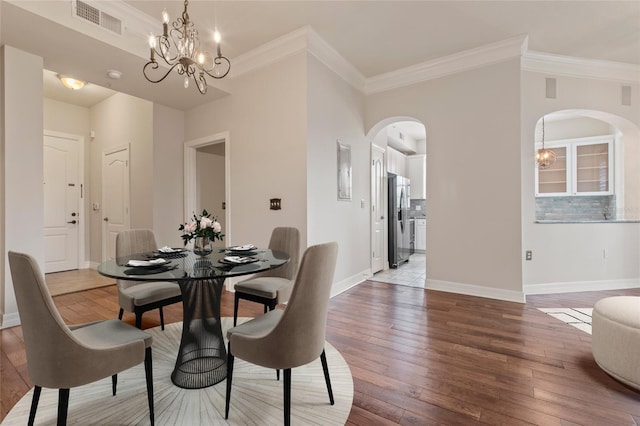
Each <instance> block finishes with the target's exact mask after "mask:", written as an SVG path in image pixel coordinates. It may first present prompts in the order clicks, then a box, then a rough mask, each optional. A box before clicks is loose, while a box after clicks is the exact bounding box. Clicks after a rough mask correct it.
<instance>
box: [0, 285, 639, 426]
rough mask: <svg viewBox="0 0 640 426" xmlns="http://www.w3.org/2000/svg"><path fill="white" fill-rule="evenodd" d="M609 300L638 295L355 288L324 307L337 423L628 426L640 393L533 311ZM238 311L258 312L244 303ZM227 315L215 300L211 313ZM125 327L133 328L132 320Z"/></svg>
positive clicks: (5, 374)
mask: <svg viewBox="0 0 640 426" xmlns="http://www.w3.org/2000/svg"><path fill="white" fill-rule="evenodd" d="M618 294H627V295H639V296H640V289H638V290H623V291H609V292H585V293H571V294H559V295H545V296H530V297H529V298H528V301H527V303H526V304H518V303H510V302H502V301H495V300H490V299H483V298H478V297H471V296H461V295H455V294H450V293H444V292H435V291H425V290H422V289H418V288H411V287H404V286H398V285H393V284H386V283H380V282H372V281H367V282H365V283H363V284H360V285H358V286H357V287H355V288H353V289H351V290H349V291H347V292H345V293H343V294H341V295H339V296H337V297H334V298H333V299H331V302H330V307H329V317H328V327H327V340H328V341H329V342H331V343H332V344H333V345H334V346H335V347H336V348H337V349H338V350H339V351H340V353H341V354H342V356H343V357H344V358H345V360H346V361H347V363H348V364H349V367H350V368H351V372H352V374H353V381H354V400H353V407H352V410H351V414H350V416H349V419H348V422H347V424H348V425H362V426H364V425H385V424H401V425H411V424H416V425H474V424H491V425H498V424H501V425H529V424H536V425H545V426H546V425H563V426H569V425H635V424H637V422H638V421H640V393H638V392H637V391H635V390H632V389H630V388H627V387H625V386H623V385H622V384H620V383H618V382H616V381H615V380H613V379H612V378H611V377H609V376H608V375H606V374H605V373H604V372H603V371H602V370H600V369H599V368H598V367H597V365H596V364H595V362H594V361H593V357H592V356H591V336H590V335H589V334H587V333H585V332H583V331H580V330H578V329H576V328H574V327H572V326H570V325H566V324H564V323H562V322H560V321H559V320H557V319H555V318H553V317H551V316H549V315H546V314H544V313H542V312H540V311H538V310H537V308H548V307H592V306H593V304H594V303H595V301H597V300H598V299H601V298H603V297H607V296H612V295H618ZM54 300H55V303H56V305H57V306H58V308H59V309H60V312H61V314H62V316H63V318H64V319H65V321H67V322H68V323H80V322H86V321H91V320H96V319H101V318H113V317H115V316H116V314H117V311H118V304H117V295H116V289H115V287H114V286H110V287H103V288H99V289H95V290H88V291H83V292H78V293H72V294H67V295H61V296H56V297H55V298H54ZM240 309H241V315H244V316H252V315H257V314H259V313H260V312H261V307H260V306H258V305H256V304H252V303H249V302H245V303H243V302H241V308H240ZM232 314H233V297H232V295H231V294H230V293H226V292H225V293H224V295H223V301H222V315H223V316H231V315H232ZM124 319H125V320H126V321H127V322H129V323H133V315H132V314H125V318H124ZM181 320H182V311H181V307H180V306H176V305H173V306H169V307H167V308H166V309H165V321H166V322H175V321H181ZM157 325H159V318H158V315H157V311H156V312H155V313H154V312H151V313H147V314H145V316H144V320H143V328H148V327H155V326H157ZM0 343H1V351H0V356H1V358H0V370H1V371H0V372H1V377H0V379H1V386H0V409H1V411H0V416H1V417H0V419H2V418H4V417H5V416H6V414H7V412H8V411H9V410H10V409H11V407H12V406H13V405H14V404H15V403H16V402H17V401H18V400H19V399H20V398H21V397H22V396H23V395H24V394H25V393H26V392H27V391H28V390H29V389H30V388H31V387H32V384H31V383H30V381H29V378H28V374H27V365H26V356H25V351H24V344H23V341H22V334H21V329H20V327H13V328H10V329H5V330H2V331H0ZM329 367H331V366H329ZM293 395H294V396H293V397H294V398H295V391H294V394H293Z"/></svg>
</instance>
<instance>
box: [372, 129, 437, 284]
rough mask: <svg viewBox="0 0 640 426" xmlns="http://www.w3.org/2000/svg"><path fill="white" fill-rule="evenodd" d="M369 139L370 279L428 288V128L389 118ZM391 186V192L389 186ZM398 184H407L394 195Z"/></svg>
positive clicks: (374, 130) (373, 131)
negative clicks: (425, 285)
mask: <svg viewBox="0 0 640 426" xmlns="http://www.w3.org/2000/svg"><path fill="white" fill-rule="evenodd" d="M368 139H369V140H370V141H371V160H372V161H371V200H372V201H371V271H372V273H373V274H374V276H373V278H372V279H374V280H378V281H384V282H392V283H396V284H404V285H410V286H415V287H424V283H425V279H426V257H425V253H426V216H425V215H426V129H425V126H424V125H423V124H422V123H421V122H420V121H419V120H416V119H415V118H412V117H390V118H388V119H385V120H382V121H380V122H379V123H378V124H376V125H375V126H374V127H373V128H372V129H371V130H370V131H369V133H368ZM390 182H392V183H393V185H392V187H393V188H391V187H390V186H389V183H390ZM398 182H403V184H402V186H401V188H400V189H398V191H397V192H396V184H397V183H398ZM418 224H419V226H417V225H418ZM418 228H419V229H420V230H419V231H417V229H418ZM417 244H420V245H419V246H418V245H417ZM409 265H410V266H409ZM409 270H411V271H409Z"/></svg>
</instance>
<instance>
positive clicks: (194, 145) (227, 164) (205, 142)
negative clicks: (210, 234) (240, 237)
mask: <svg viewBox="0 0 640 426" xmlns="http://www.w3.org/2000/svg"><path fill="white" fill-rule="evenodd" d="M218 143H224V203H225V209H224V220H225V223H226V227H227V229H224V230H223V233H224V236H225V240H226V241H229V240H230V238H231V231H232V225H231V152H230V149H229V147H230V145H231V143H230V135H229V131H224V132H220V133H214V134H211V135H207V136H203V137H201V138H198V139H192V140H188V141H185V142H184V220H187V219H188V218H190V217H191V216H192V215H193V213H194V212H195V209H196V200H197V198H198V196H197V191H196V186H197V175H196V151H197V149H198V148H203V147H205V146H209V145H215V144H218ZM235 282H236V280H234V279H231V278H229V279H227V280H226V287H227V290H229V291H233V287H234V285H235Z"/></svg>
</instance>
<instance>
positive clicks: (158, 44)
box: [142, 0, 231, 95]
mask: <svg viewBox="0 0 640 426" xmlns="http://www.w3.org/2000/svg"><path fill="white" fill-rule="evenodd" d="M188 5H189V0H185V2H184V11H183V12H182V16H181V17H178V18H176V20H175V21H173V23H172V24H171V27H172V28H171V29H169V14H168V13H167V11H166V9H165V10H163V11H162V35H161V36H154V35H153V34H151V35H150V36H149V48H150V50H151V56H150V58H149V62H147V63H146V64H145V65H144V68H143V69H142V73H143V74H144V77H145V78H146V79H147V80H148V81H150V82H152V83H160V82H161V81H162V80H164V79H165V78H167V76H168V75H169V73H171V71H173V70H174V69H175V70H176V72H177V73H178V74H179V75H181V76H184V87H185V88H188V87H189V79H191V78H192V79H193V81H194V82H195V84H196V87H197V88H198V91H199V92H200V93H202V94H203V95H204V94H205V93H207V80H206V76H205V75H208V76H209V77H211V78H216V79H219V78H224V77H225V76H226V75H227V74H229V70H230V69H231V62H229V59H227V58H226V57H224V56H222V53H220V33H219V32H218V30H217V29H216V31H215V33H214V35H213V38H214V41H215V43H216V56H213V55H212V54H211V53H209V52H207V51H206V50H201V48H200V39H199V38H198V30H196V29H195V28H194V25H193V22H191V20H190V19H189V13H187V6H188ZM156 56H157V57H159V58H162V60H163V61H164V62H165V63H166V64H167V65H168V66H169V70H168V71H167V72H166V73H165V74H164V75H161V76H160V77H159V78H153V77H151V76H150V74H151V73H153V71H151V70H157V69H158V68H159V65H158V62H157V61H156ZM160 72H161V73H162V71H160Z"/></svg>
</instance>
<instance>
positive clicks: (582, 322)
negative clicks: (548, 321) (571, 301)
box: [539, 308, 593, 334]
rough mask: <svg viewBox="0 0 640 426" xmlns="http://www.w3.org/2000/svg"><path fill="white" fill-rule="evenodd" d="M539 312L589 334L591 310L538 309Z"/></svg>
mask: <svg viewBox="0 0 640 426" xmlns="http://www.w3.org/2000/svg"><path fill="white" fill-rule="evenodd" d="M539 310H541V311H542V312H544V313H546V314H549V315H551V316H552V317H554V318H557V319H559V320H560V321H562V322H564V323H565V324H569V325H572V326H574V327H575V328H578V329H580V330H582V331H584V332H585V333H589V334H591V316H592V314H593V308H539Z"/></svg>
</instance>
